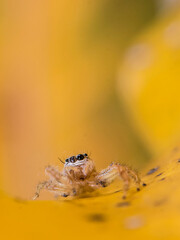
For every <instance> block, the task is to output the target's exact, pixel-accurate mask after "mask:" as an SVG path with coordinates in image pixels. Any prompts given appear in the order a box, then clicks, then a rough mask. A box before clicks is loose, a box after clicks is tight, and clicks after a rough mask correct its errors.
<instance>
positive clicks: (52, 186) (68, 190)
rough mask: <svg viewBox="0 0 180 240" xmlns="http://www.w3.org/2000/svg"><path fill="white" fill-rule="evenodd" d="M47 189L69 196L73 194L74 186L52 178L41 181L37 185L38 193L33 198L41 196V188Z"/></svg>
mask: <svg viewBox="0 0 180 240" xmlns="http://www.w3.org/2000/svg"><path fill="white" fill-rule="evenodd" d="M43 189H46V190H49V191H51V192H55V193H56V195H60V196H62V197H67V196H69V195H73V190H72V186H71V185H69V184H67V185H65V184H61V183H56V182H53V181H51V180H49V181H44V182H41V183H39V184H38V185H37V189H36V193H35V195H34V197H33V200H35V199H36V198H38V197H39V195H40V192H41V190H43Z"/></svg>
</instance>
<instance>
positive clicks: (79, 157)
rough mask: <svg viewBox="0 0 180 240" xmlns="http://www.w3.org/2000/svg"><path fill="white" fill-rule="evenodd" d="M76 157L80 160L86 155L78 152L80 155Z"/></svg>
mask: <svg viewBox="0 0 180 240" xmlns="http://www.w3.org/2000/svg"><path fill="white" fill-rule="evenodd" d="M76 159H78V160H83V159H84V156H83V155H82V154H78V155H77V156H76Z"/></svg>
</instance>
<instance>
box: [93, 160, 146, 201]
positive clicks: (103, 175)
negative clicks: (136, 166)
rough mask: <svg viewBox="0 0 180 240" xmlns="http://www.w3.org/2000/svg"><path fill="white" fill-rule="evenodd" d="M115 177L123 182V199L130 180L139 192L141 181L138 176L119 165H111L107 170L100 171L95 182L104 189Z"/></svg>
mask: <svg viewBox="0 0 180 240" xmlns="http://www.w3.org/2000/svg"><path fill="white" fill-rule="evenodd" d="M117 177H120V179H122V181H123V192H124V195H123V198H126V195H127V191H128V190H129V186H130V182H131V179H133V181H134V182H135V184H136V185H137V190H138V191H139V190H140V183H141V180H140V178H139V176H138V174H137V173H136V172H134V171H133V170H131V169H130V168H128V167H127V166H123V165H120V164H119V163H112V164H111V165H110V166H109V167H108V168H106V169H104V170H102V171H101V172H100V173H99V174H98V175H97V176H96V181H97V183H99V184H100V185H101V186H102V187H106V186H108V185H109V184H111V183H112V182H113V181H114V180H115V179H116V178H117ZM143 186H145V184H143Z"/></svg>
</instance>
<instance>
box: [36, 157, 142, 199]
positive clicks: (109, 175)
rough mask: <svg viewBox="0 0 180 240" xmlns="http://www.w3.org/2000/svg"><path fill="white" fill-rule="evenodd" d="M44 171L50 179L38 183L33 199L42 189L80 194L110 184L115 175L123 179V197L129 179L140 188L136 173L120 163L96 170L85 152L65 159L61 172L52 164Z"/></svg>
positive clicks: (62, 193)
mask: <svg viewBox="0 0 180 240" xmlns="http://www.w3.org/2000/svg"><path fill="white" fill-rule="evenodd" d="M61 162H62V161H61ZM63 163H64V162H63ZM45 173H46V175H48V176H49V178H50V179H49V180H48V181H44V182H42V183H40V184H38V186H37V191H36V193H35V196H34V198H33V199H36V198H37V197H39V194H40V191H41V190H42V189H47V190H49V191H51V192H54V193H55V194H56V196H57V195H58V196H62V197H67V196H81V195H82V194H84V193H87V192H92V191H95V190H96V189H98V188H100V187H106V186H108V185H110V184H111V183H112V182H113V181H114V180H115V179H116V178H117V177H119V178H120V179H121V180H122V181H123V190H124V195H123V198H125V197H126V194H127V191H128V189H129V186H130V181H131V179H132V180H133V181H134V182H135V184H136V185H137V190H140V184H141V180H140V178H139V176H138V174H137V173H136V172H135V171H133V170H132V169H130V168H129V167H127V166H124V165H121V164H120V163H111V164H110V165H109V166H108V168H106V169H104V170H102V171H100V172H98V171H96V169H95V165H94V162H93V160H92V159H90V158H89V157H88V155H87V154H86V153H85V154H78V155H77V156H72V157H70V158H68V159H66V161H65V163H64V168H63V170H62V172H60V171H59V170H57V169H56V168H55V167H53V166H48V167H47V168H46V169H45ZM145 185H146V184H143V186H145Z"/></svg>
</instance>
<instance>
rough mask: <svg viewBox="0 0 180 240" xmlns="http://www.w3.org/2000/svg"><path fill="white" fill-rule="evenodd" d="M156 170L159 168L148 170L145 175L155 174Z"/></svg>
mask: <svg viewBox="0 0 180 240" xmlns="http://www.w3.org/2000/svg"><path fill="white" fill-rule="evenodd" d="M158 169H159V167H155V168H152V169H150V170H149V172H147V175H151V174H153V173H155V172H156V171H157V170H158Z"/></svg>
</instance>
